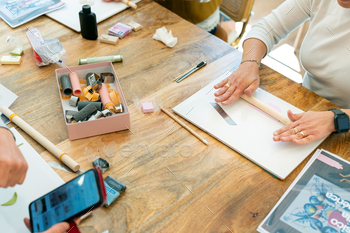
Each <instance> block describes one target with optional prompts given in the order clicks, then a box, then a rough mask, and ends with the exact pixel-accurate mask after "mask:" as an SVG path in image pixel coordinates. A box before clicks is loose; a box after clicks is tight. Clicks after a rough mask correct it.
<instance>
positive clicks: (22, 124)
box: [0, 106, 80, 172]
mask: <svg viewBox="0 0 350 233" xmlns="http://www.w3.org/2000/svg"><path fill="white" fill-rule="evenodd" d="M0 112H2V113H3V114H4V115H5V116H7V117H8V118H9V119H10V120H11V121H12V122H13V123H15V124H16V125H17V126H18V127H20V128H21V129H22V130H23V131H24V132H26V133H27V134H29V135H30V136H31V137H32V138H33V139H34V140H35V141H37V142H38V143H39V144H40V145H42V146H43V147H45V148H46V149H47V150H48V151H50V152H51V153H52V154H53V155H54V156H55V157H56V158H58V160H60V161H61V162H63V163H64V164H66V165H67V166H68V167H69V168H70V169H72V170H73V171H75V172H76V171H78V170H79V169H80V165H79V164H78V163H77V162H75V161H74V160H73V159H72V158H71V157H69V156H68V155H67V154H66V153H64V152H63V151H61V150H60V149H59V148H58V147H57V146H55V145H54V144H53V143H52V142H50V141H49V140H48V139H47V138H45V137H44V136H43V135H41V134H40V133H39V132H38V131H36V130H35V129H34V128H33V127H31V126H30V125H29V124H28V123H26V122H25V121H24V120H22V119H21V118H20V117H19V116H18V115H17V114H16V113H13V112H12V111H11V110H10V109H8V108H7V107H5V106H2V107H1V108H0Z"/></svg>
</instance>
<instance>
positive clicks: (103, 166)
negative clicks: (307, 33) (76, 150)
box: [92, 158, 109, 173]
mask: <svg viewBox="0 0 350 233" xmlns="http://www.w3.org/2000/svg"><path fill="white" fill-rule="evenodd" d="M92 165H93V167H99V168H100V169H101V171H102V173H103V172H105V171H107V170H108V168H109V163H108V162H107V161H106V160H104V159H101V158H98V159H96V160H95V161H93V162H92Z"/></svg>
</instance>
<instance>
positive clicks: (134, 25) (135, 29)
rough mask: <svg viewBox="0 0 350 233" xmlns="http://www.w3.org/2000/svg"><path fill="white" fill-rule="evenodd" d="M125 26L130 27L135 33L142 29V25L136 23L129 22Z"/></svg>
mask: <svg viewBox="0 0 350 233" xmlns="http://www.w3.org/2000/svg"><path fill="white" fill-rule="evenodd" d="M127 25H129V26H130V27H132V29H133V30H134V31H135V32H137V31H138V30H140V29H141V28H142V25H141V24H139V23H136V22H134V21H131V22H129V23H127Z"/></svg>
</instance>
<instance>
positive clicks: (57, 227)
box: [24, 218, 69, 233]
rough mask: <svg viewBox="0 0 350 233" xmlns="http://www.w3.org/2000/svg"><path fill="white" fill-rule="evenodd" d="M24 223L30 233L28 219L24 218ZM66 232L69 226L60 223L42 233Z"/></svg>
mask: <svg viewBox="0 0 350 233" xmlns="http://www.w3.org/2000/svg"><path fill="white" fill-rule="evenodd" d="M24 223H25V224H26V226H27V228H28V229H29V230H30V231H31V228H30V220H29V218H25V219H24ZM68 230H69V224H68V223H66V222H61V223H57V224H56V225H53V226H52V227H50V228H49V229H48V230H46V231H44V232H42V233H66V232H67V231H68Z"/></svg>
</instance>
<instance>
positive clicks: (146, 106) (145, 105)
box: [142, 102, 154, 113]
mask: <svg viewBox="0 0 350 233" xmlns="http://www.w3.org/2000/svg"><path fill="white" fill-rule="evenodd" d="M142 111H143V113H148V112H153V111H154V108H153V104H152V102H148V103H143V104H142Z"/></svg>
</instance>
